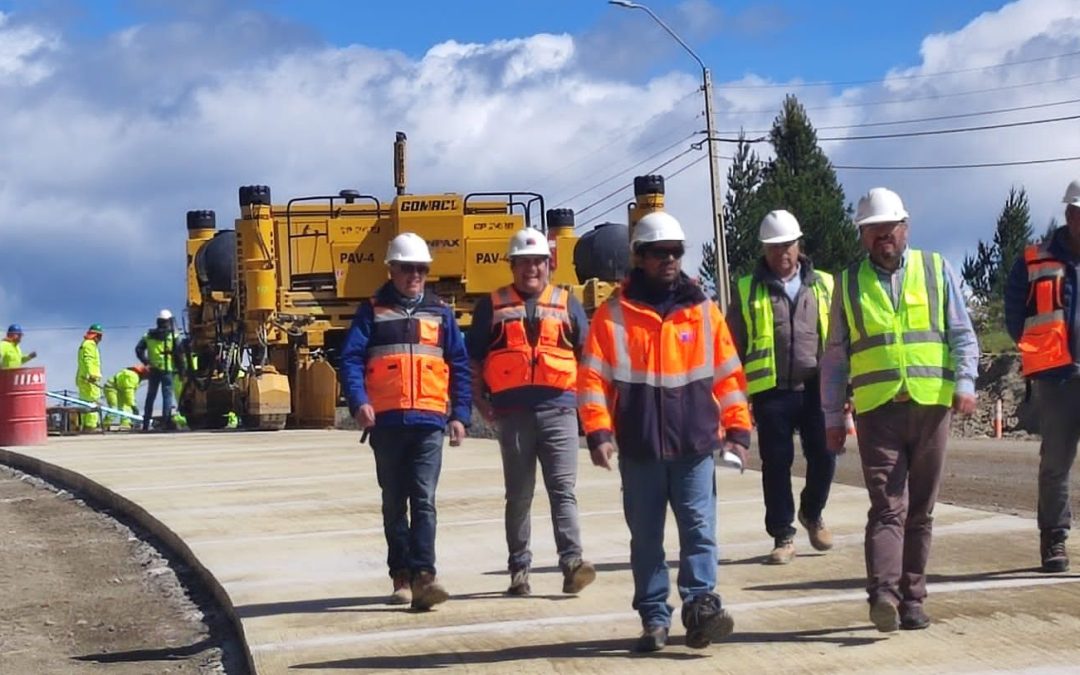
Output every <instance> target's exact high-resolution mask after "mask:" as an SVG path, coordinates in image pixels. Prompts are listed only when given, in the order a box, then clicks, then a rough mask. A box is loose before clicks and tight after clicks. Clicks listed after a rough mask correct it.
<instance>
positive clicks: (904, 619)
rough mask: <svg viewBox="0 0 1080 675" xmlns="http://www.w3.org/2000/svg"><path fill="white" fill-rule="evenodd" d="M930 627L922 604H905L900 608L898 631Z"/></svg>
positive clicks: (928, 618)
mask: <svg viewBox="0 0 1080 675" xmlns="http://www.w3.org/2000/svg"><path fill="white" fill-rule="evenodd" d="M929 625H930V617H929V616H927V615H926V610H924V609H923V606H922V603H921V602H920V603H918V604H905V605H904V606H903V607H901V608H900V630H923V629H924V628H926V627H928V626H929Z"/></svg>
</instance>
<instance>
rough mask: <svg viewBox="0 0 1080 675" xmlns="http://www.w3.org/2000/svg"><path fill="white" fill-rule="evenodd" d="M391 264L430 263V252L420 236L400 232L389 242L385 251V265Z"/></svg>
mask: <svg viewBox="0 0 1080 675" xmlns="http://www.w3.org/2000/svg"><path fill="white" fill-rule="evenodd" d="M392 262H407V263H430V262H431V252H430V251H428V247H427V243H426V242H425V241H424V240H423V239H421V238H420V235H418V234H413V233H412V232H402V233H401V234H399V235H398V236H396V237H394V238H393V239H391V240H390V246H389V247H388V248H387V249H386V264H387V265H389V264H390V263H392Z"/></svg>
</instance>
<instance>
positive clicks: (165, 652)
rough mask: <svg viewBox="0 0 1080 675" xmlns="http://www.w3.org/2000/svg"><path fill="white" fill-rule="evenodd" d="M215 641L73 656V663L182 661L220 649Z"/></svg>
mask: <svg viewBox="0 0 1080 675" xmlns="http://www.w3.org/2000/svg"><path fill="white" fill-rule="evenodd" d="M218 646H219V645H218V643H217V641H215V640H212V639H210V638H206V639H204V640H199V641H198V642H195V643H193V644H190V645H183V646H180V647H162V648H160V649H132V650H130V651H126V652H109V653H104V654H85V655H83V656H72V657H71V660H72V661H84V662H87V663H136V662H139V661H181V660H184V659H188V658H190V657H192V656H195V655H196V654H200V653H202V652H204V651H207V650H209V649H214V648H215V647H218Z"/></svg>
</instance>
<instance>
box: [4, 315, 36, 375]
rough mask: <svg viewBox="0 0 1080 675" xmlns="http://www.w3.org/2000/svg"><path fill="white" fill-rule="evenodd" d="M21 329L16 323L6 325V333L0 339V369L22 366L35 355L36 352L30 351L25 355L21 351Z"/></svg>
mask: <svg viewBox="0 0 1080 675" xmlns="http://www.w3.org/2000/svg"><path fill="white" fill-rule="evenodd" d="M22 338H23V329H22V326H20V325H19V324H17V323H13V324H11V325H10V326H8V329H7V335H6V336H5V337H4V339H3V340H0V370H5V369H7V368H22V367H23V366H24V365H26V364H27V363H28V362H30V361H32V360H33V359H34V357H36V356H37V352H30V353H29V354H26V355H25V356H24V355H23V353H22V347H20V346H19V343H20V342H22Z"/></svg>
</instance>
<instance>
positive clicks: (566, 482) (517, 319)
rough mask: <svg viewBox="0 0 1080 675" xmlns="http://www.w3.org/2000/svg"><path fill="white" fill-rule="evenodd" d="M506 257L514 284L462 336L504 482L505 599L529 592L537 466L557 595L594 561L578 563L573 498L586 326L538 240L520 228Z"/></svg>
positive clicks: (576, 586)
mask: <svg viewBox="0 0 1080 675" xmlns="http://www.w3.org/2000/svg"><path fill="white" fill-rule="evenodd" d="M507 257H508V258H509V259H510V271H511V273H512V274H513V283H512V284H510V285H508V286H503V287H502V288H499V289H497V290H495V291H493V292H492V293H491V295H490V297H487V298H481V299H480V301H479V302H477V304H476V307H475V309H474V310H473V324H472V327H471V328H470V331H469V337H468V341H469V355H470V357H471V358H472V364H473V380H472V382H473V401H474V403H475V404H476V407H477V410H479V411H480V413H481V414H482V415H483V416H484V417H485V418H486V419H487V420H489V421H492V422H495V424H496V426H497V427H498V430H499V449H500V451H501V454H502V464H503V480H504V482H505V484H506V509H505V526H506V545H507V548H508V549H509V560H508V562H507V565H508V567H509V570H510V587H509V589H508V590H507V593H509V594H510V595H529V594H530V593H531V586H530V584H529V568H530V566H531V565H532V552H531V551H530V550H529V539H530V536H531V530H532V528H531V515H530V510H531V507H532V499H533V492H534V489H535V487H536V463H537V460H539V462H540V471H541V473H542V475H543V477H544V486H545V487H546V488H547V493H548V502H549V503H550V506H551V522H552V526H553V527H554V530H555V548H556V549H557V552H558V555H559V568H560V569H561V570H562V573H563V588H562V590H563V592H564V593H572V594H573V593H579V592H580V591H581V590H582V589H583V588H585V587H586V586H588V585H589V584H590V583H592V582H593V580H594V579H595V578H596V569H595V568H594V567H593V565H592V563H590V562H588V561H586V560H583V559H582V557H581V553H582V546H581V527H580V525H579V522H578V507H577V496H576V495H575V493H574V489H575V484H576V482H577V460H578V452H579V446H578V425H577V414H576V411H577V394H576V391H577V369H578V355H580V353H581V347H582V345H583V344H584V338H585V336H586V334H587V333H588V326H589V319H588V317H587V316H586V315H585V310H584V309H583V308H582V306H581V303H579V302H578V301H577V299H576V298H575V297H573V296H572V295H571V294H570V292H569V291H567V290H566V289H563V288H559V287H557V286H552V285H551V284H550V283H549V278H550V267H549V265H550V263H551V249H550V248H549V247H548V241H547V238H546V237H545V236H544V234H543V233H542V232H539V231H538V230H534V229H532V228H529V227H526V228H525V229H523V230H521V231H519V232H516V233H514V235H513V236H512V237H511V238H510V246H509V251H508V253H507ZM488 395H490V397H491V398H490V401H489V400H488Z"/></svg>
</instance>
